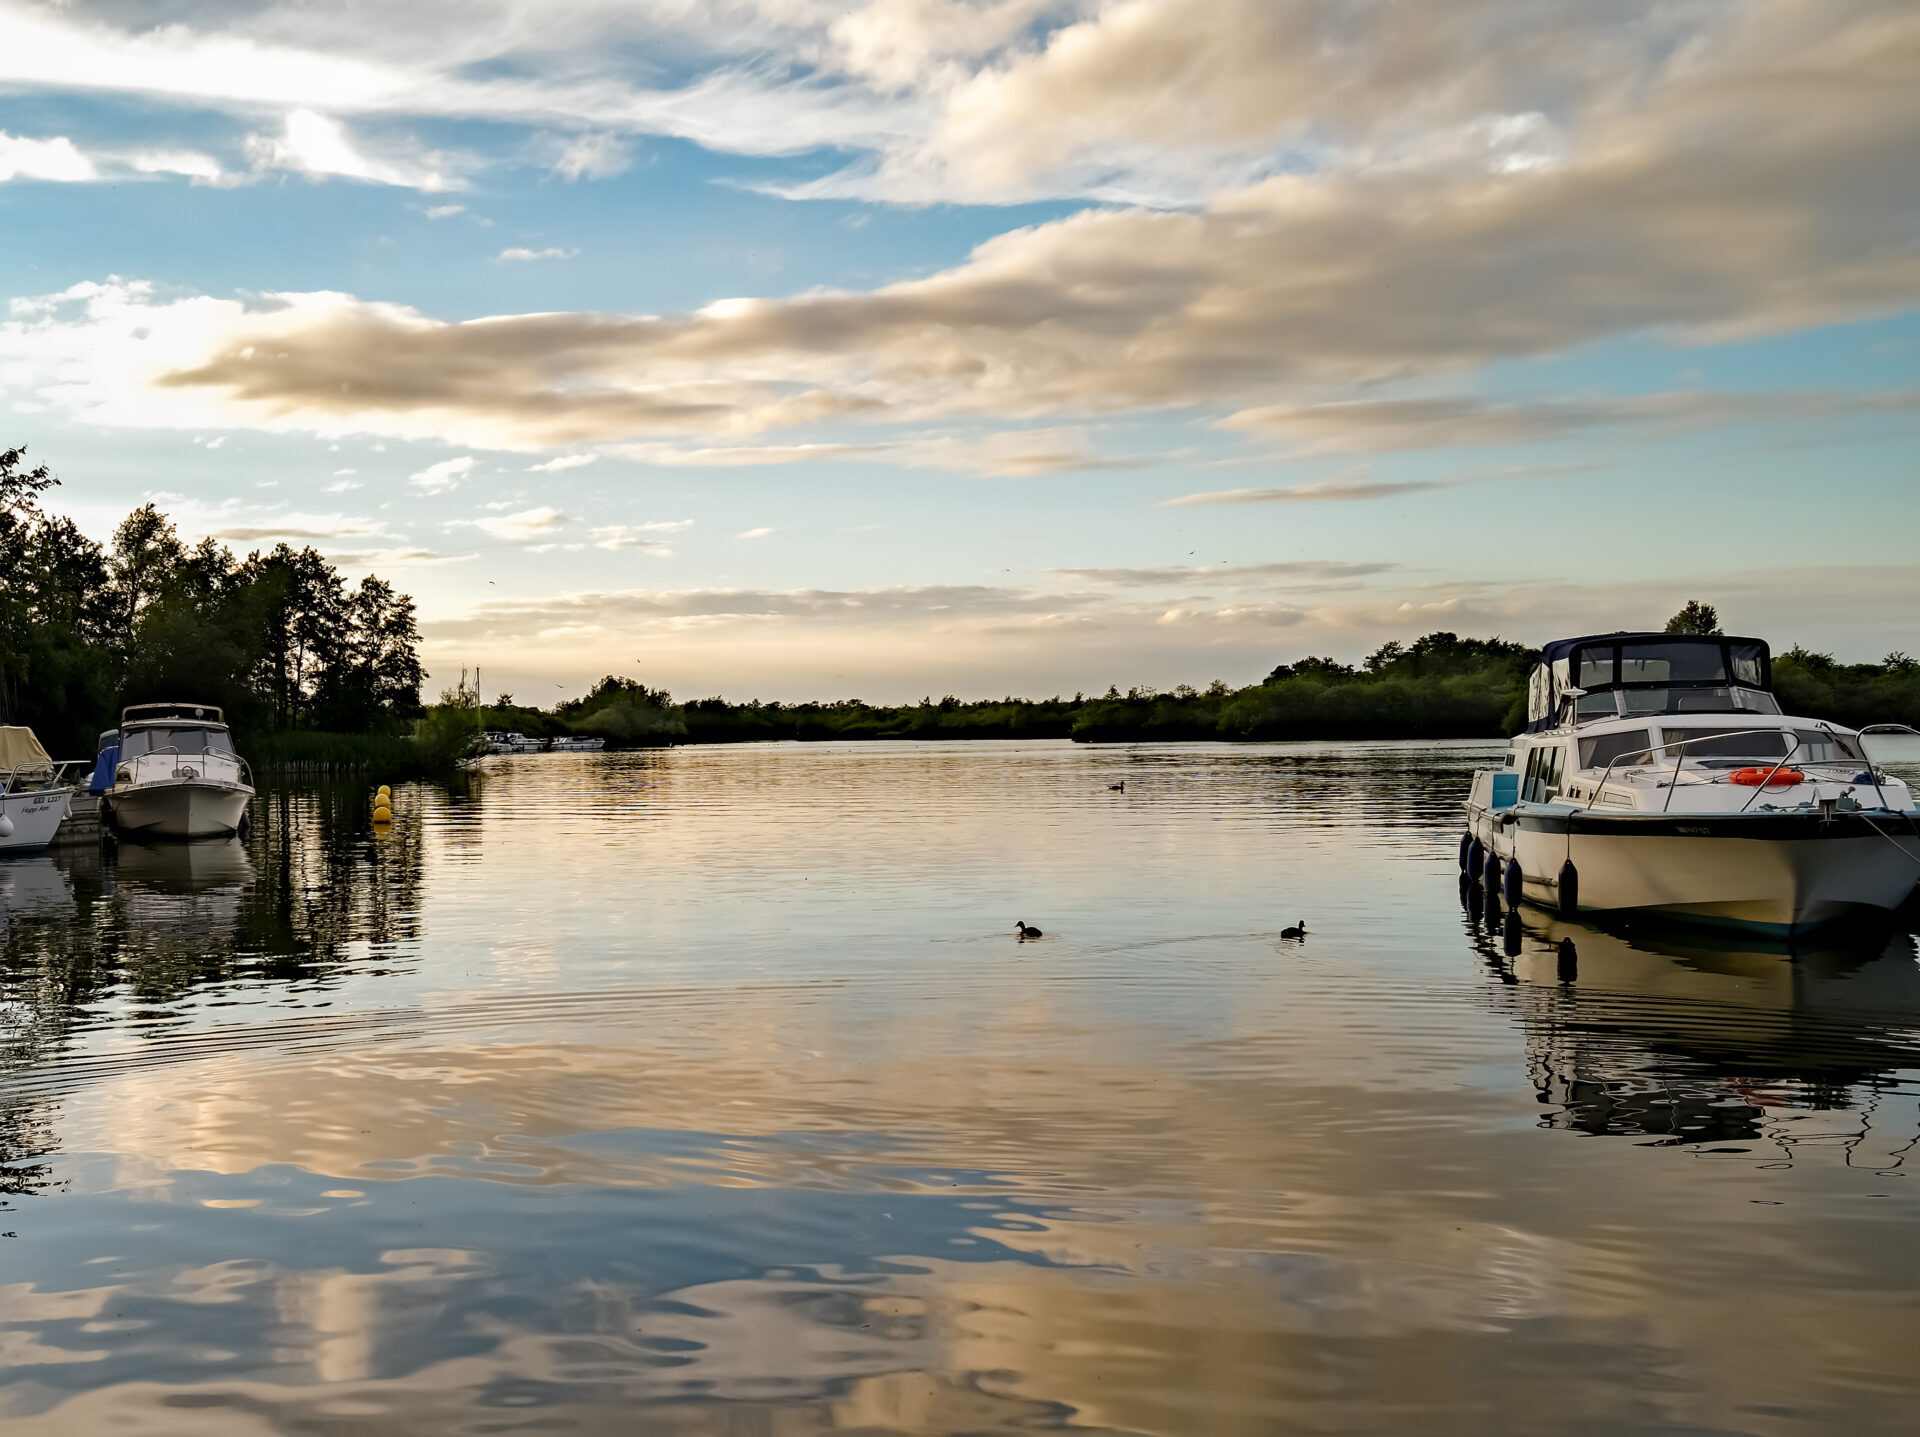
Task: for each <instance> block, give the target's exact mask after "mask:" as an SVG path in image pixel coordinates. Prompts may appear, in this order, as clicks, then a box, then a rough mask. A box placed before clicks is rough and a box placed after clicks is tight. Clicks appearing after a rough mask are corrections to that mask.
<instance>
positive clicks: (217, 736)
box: [120, 728, 233, 758]
mask: <svg viewBox="0 0 1920 1437" xmlns="http://www.w3.org/2000/svg"><path fill="white" fill-rule="evenodd" d="M163 751H167V752H172V753H177V754H180V755H181V756H183V757H184V756H186V755H187V754H196V753H232V752H233V739H232V737H231V736H229V734H228V733H227V731H226V730H225V729H218V728H135V729H128V730H127V731H126V733H125V734H123V735H122V736H121V739H120V757H122V758H138V757H139V756H140V755H141V754H143V753H160V752H163Z"/></svg>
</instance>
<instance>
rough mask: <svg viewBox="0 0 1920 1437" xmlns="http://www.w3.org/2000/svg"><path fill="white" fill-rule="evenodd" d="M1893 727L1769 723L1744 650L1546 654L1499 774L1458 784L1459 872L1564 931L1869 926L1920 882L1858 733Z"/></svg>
mask: <svg viewBox="0 0 1920 1437" xmlns="http://www.w3.org/2000/svg"><path fill="white" fill-rule="evenodd" d="M1901 728H1902V726H1901V725H1894V724H1885V725H1870V726H1869V727H1868V728H1867V729H1865V730H1862V731H1860V732H1856V731H1854V730H1852V729H1848V728H1843V727H1841V726H1839V725H1837V724H1832V723H1827V722H1825V721H1823V720H1818V719H1806V718H1794V717H1791V716H1789V715H1786V714H1783V713H1781V711H1780V704H1779V700H1778V699H1777V698H1776V696H1775V695H1774V692H1773V688H1772V660H1771V656H1770V655H1769V653H1768V651H1767V646H1766V644H1764V643H1762V642H1761V641H1760V640H1758V639H1737V638H1721V637H1717V636H1715V637H1703V636H1698V635H1690V634H1650V633H1616V634H1598V635H1591V636H1589V637H1586V638H1579V639H1561V640H1558V641H1556V642H1554V643H1551V644H1548V645H1547V646H1546V648H1545V649H1543V650H1542V651H1541V654H1540V658H1539V661H1538V663H1536V665H1535V666H1534V669H1533V672H1532V675H1531V678H1530V679H1529V682H1528V688H1527V725H1526V728H1525V730H1524V731H1523V732H1521V733H1520V734H1518V735H1517V736H1515V738H1514V739H1513V742H1512V743H1511V744H1510V745H1509V747H1508V749H1507V754H1506V763H1505V765H1504V766H1503V767H1501V768H1498V769H1487V770H1483V771H1481V772H1479V773H1476V774H1475V775H1474V779H1473V789H1472V793H1471V796H1470V797H1469V799H1468V801H1467V832H1466V833H1465V834H1464V835H1463V836H1462V837H1461V840H1460V863H1461V867H1462V869H1463V870H1464V871H1465V873H1466V874H1467V875H1468V877H1469V878H1471V879H1473V880H1474V881H1476V882H1479V883H1482V884H1484V885H1486V887H1487V890H1488V892H1489V893H1490V894H1495V895H1498V896H1499V897H1500V898H1501V899H1503V900H1504V901H1505V902H1506V904H1507V906H1508V907H1509V908H1511V907H1513V906H1514V905H1516V904H1518V903H1519V902H1521V901H1522V900H1525V901H1527V902H1531V903H1536V904H1540V905H1542V906H1545V907H1548V908H1552V909H1556V910H1557V911H1558V912H1559V913H1560V914H1561V915H1562V916H1563V917H1573V916H1575V915H1576V914H1581V913H1588V914H1593V913H1614V914H1621V915H1630V914H1646V915H1658V916H1661V917H1665V918H1672V919H1679V920H1683V921H1692V922H1702V923H1710V924H1715V925H1720V926H1731V927H1735V928H1740V929H1745V930H1748V931H1751V932H1758V933H1764V934H1770V935H1773V936H1775V937H1792V936H1793V935H1795V934H1798V933H1803V932H1806V931H1808V930H1811V929H1814V928H1818V927H1820V926H1821V925H1823V924H1826V923H1830V922H1833V921H1834V920H1836V919H1841V918H1846V917H1849V916H1859V915H1866V914H1872V913H1885V912H1887V911H1890V910H1892V909H1895V908H1897V907H1899V906H1900V904H1901V903H1902V902H1903V901H1904V900H1905V899H1906V898H1907V896H1908V895H1909V894H1910V893H1912V891H1913V888H1914V882H1915V879H1916V878H1920V814H1916V807H1915V803H1914V798H1913V795H1912V794H1911V792H1910V791H1909V790H1908V787H1907V785H1906V784H1905V783H1903V782H1902V781H1901V780H1900V779H1898V778H1895V777H1893V776H1891V775H1890V774H1888V773H1886V772H1884V771H1883V770H1881V769H1879V768H1877V767H1876V766H1875V765H1874V764H1873V763H1872V762H1871V761H1870V759H1869V758H1868V756H1867V754H1866V751H1865V749H1864V747H1863V746H1862V733H1872V732H1874V731H1876V730H1895V729H1901ZM1904 731H1906V732H1911V730H1904Z"/></svg>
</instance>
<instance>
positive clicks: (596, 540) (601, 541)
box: [592, 524, 686, 557]
mask: <svg viewBox="0 0 1920 1437" xmlns="http://www.w3.org/2000/svg"><path fill="white" fill-rule="evenodd" d="M684 527H686V526H685V525H684V524H606V525H603V526H601V527H600V528H598V529H595V530H593V531H592V537H593V547H594V548H596V549H652V550H653V551H654V552H655V553H657V554H659V555H661V556H663V557H664V556H666V555H670V554H671V553H672V552H673V551H672V550H671V549H669V548H667V547H666V546H665V545H664V544H662V543H661V542H660V541H659V540H658V539H649V538H647V537H645V536H646V535H647V534H648V533H654V532H662V531H665V532H671V531H672V530H675V529H680V528H684Z"/></svg>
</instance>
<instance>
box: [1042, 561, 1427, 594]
mask: <svg viewBox="0 0 1920 1437" xmlns="http://www.w3.org/2000/svg"><path fill="white" fill-rule="evenodd" d="M1399 567H1400V566H1399V565H1398V564H1378V563H1350V562H1341V561H1337V560H1330V559H1292V560H1282V561H1279V562H1275V563H1270V564H1219V565H1214V566H1211V567H1207V566H1201V565H1191V564H1166V565H1162V566H1160V567H1157V568H1152V569H1052V570H1049V571H1048V572H1049V573H1054V574H1060V575H1062V576H1064V577H1066V578H1070V579H1081V580H1085V581H1089V582H1092V583H1096V584H1112V585H1114V586H1116V587H1121V588H1161V587H1168V586H1185V585H1193V584H1222V583H1233V584H1241V583H1248V582H1253V583H1258V584H1273V585H1287V586H1293V585H1303V586H1311V587H1325V586H1341V587H1346V586H1351V585H1352V584H1353V583H1355V582H1356V581H1358V580H1360V579H1369V578H1373V577H1376V576H1378V575H1380V574H1388V573H1392V572H1393V571H1395V570H1396V569H1398V568H1399Z"/></svg>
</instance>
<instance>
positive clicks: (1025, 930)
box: [1013, 918, 1040, 941]
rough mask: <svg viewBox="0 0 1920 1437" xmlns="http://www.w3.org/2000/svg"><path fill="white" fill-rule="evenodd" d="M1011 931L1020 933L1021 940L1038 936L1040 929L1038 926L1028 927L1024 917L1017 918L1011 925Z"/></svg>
mask: <svg viewBox="0 0 1920 1437" xmlns="http://www.w3.org/2000/svg"><path fill="white" fill-rule="evenodd" d="M1013 931H1014V932H1015V933H1018V934H1019V935H1020V937H1021V939H1022V941H1024V940H1026V939H1028V938H1038V937H1039V936H1040V930H1039V929H1038V928H1029V927H1028V926H1027V920H1026V919H1024V918H1022V919H1020V920H1018V921H1017V922H1016V923H1015V924H1014V925H1013Z"/></svg>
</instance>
